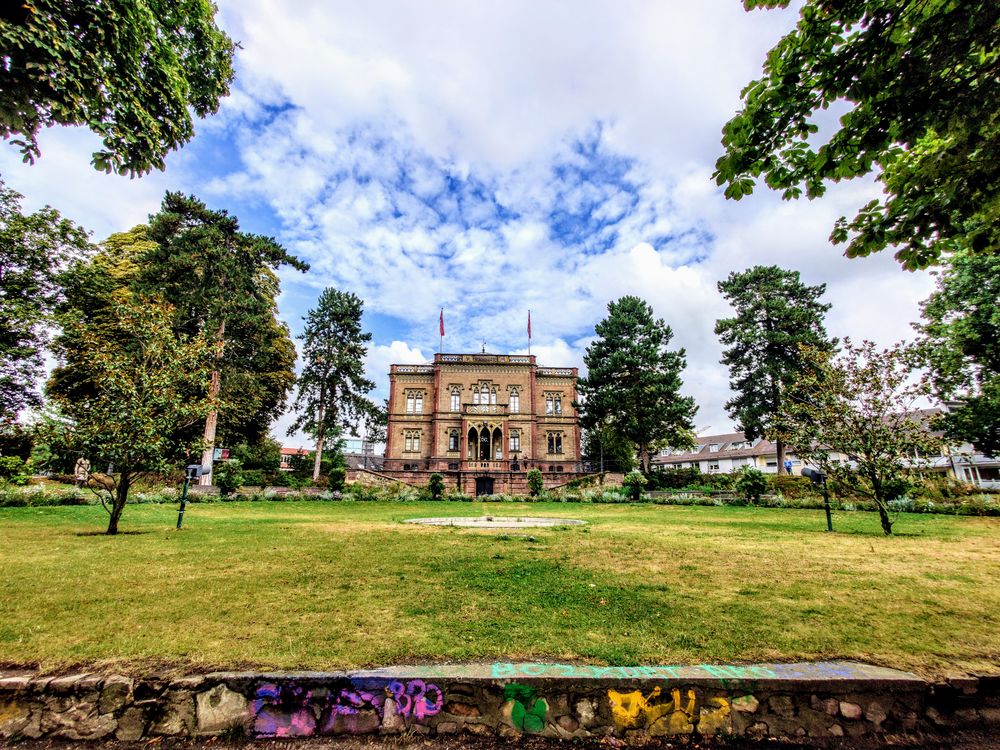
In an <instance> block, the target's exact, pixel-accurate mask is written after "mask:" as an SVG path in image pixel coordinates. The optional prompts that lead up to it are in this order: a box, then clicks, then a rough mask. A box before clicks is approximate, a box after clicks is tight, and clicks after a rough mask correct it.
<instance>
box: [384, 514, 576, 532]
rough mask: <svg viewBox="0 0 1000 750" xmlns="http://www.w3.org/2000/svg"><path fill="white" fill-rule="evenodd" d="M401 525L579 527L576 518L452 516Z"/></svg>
mask: <svg viewBox="0 0 1000 750" xmlns="http://www.w3.org/2000/svg"><path fill="white" fill-rule="evenodd" d="M403 523H420V524H424V525H425V526H462V527H464V528H468V529H529V528H536V527H539V526H580V525H582V524H585V523H587V522H586V521H580V520H579V519H576V518H541V517H537V516H454V517H451V518H407V519H406V520H405V521H404V522H403Z"/></svg>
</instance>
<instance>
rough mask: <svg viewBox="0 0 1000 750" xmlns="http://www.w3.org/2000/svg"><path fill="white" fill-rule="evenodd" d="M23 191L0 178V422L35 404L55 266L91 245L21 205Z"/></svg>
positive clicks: (54, 294)
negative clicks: (28, 211)
mask: <svg viewBox="0 0 1000 750" xmlns="http://www.w3.org/2000/svg"><path fill="white" fill-rule="evenodd" d="M22 198H23V196H22V195H20V194H19V193H17V192H15V191H13V190H10V189H9V188H7V187H6V186H5V185H4V184H3V182H2V181H0V424H4V423H8V424H9V423H11V422H13V421H14V420H15V419H16V418H17V414H18V412H19V411H20V410H21V409H24V408H25V407H28V406H39V405H40V404H41V398H40V396H39V394H38V393H37V390H36V385H35V384H36V383H37V382H38V379H39V378H40V377H41V375H42V372H43V369H44V368H43V356H44V354H45V349H46V347H47V346H48V343H49V333H48V331H49V328H50V325H51V323H52V313H53V311H54V308H55V305H56V304H57V303H58V301H59V299H60V297H61V293H62V292H61V288H60V285H59V281H58V276H59V272H60V271H61V270H63V269H64V268H65V267H66V266H67V265H68V264H69V263H70V262H71V261H72V260H73V259H75V258H79V257H82V256H83V255H85V254H86V253H87V252H89V251H90V249H91V248H90V243H89V242H88V241H87V233H86V232H85V231H84V230H82V229H80V228H79V227H77V226H76V225H74V224H73V223H72V222H71V221H69V220H68V219H64V218H62V217H61V216H60V215H59V213H58V212H57V211H55V210H54V209H52V208H49V207H48V206H46V207H45V208H43V209H41V210H39V211H35V212H34V213H31V214H24V213H22V211H21V200H22Z"/></svg>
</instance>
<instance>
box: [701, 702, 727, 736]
mask: <svg viewBox="0 0 1000 750" xmlns="http://www.w3.org/2000/svg"><path fill="white" fill-rule="evenodd" d="M708 702H709V703H714V704H715V705H716V708H708V707H707V706H702V707H701V716H700V717H699V718H698V731H699V732H700V733H701V734H718V733H719V732H720V731H724V732H728V731H729V722H727V721H726V720H727V719H728V718H729V701H727V700H726V699H725V698H709V699H708Z"/></svg>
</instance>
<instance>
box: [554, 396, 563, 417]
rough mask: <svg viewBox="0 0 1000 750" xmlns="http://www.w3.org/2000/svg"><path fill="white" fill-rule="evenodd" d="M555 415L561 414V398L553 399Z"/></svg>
mask: <svg viewBox="0 0 1000 750" xmlns="http://www.w3.org/2000/svg"><path fill="white" fill-rule="evenodd" d="M555 408H556V414H562V396H559V395H557V396H556V397H555Z"/></svg>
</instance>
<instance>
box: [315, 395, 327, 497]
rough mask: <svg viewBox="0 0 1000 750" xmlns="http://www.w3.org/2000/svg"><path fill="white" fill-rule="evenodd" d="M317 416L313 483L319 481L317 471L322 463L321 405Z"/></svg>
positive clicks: (323, 433) (323, 431)
mask: <svg viewBox="0 0 1000 750" xmlns="http://www.w3.org/2000/svg"><path fill="white" fill-rule="evenodd" d="M317 411H318V412H319V414H318V415H317V417H316V425H317V426H316V457H315V459H314V460H313V481H314V482H316V481H318V480H319V469H320V466H321V464H322V463H323V438H324V437H326V435H325V430H324V429H323V405H322V404H320V406H319V409H317Z"/></svg>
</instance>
